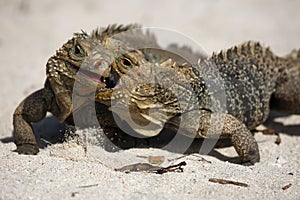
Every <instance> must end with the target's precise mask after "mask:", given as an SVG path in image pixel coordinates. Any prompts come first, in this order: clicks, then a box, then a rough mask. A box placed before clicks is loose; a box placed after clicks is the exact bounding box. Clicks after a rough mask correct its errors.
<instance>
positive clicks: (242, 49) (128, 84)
mask: <svg viewBox="0 0 300 200" xmlns="http://www.w3.org/2000/svg"><path fill="white" fill-rule="evenodd" d="M294 54H295V53H294ZM294 54H293V55H290V56H287V57H286V58H280V57H277V56H276V55H274V54H273V53H272V52H271V51H270V50H269V49H268V48H265V47H263V46H261V45H260V44H259V43H256V42H246V43H244V44H242V45H239V46H235V47H232V48H231V49H228V50H226V51H221V52H220V53H218V54H213V56H212V57H210V58H208V59H204V60H202V61H201V62H199V66H198V67H197V66H196V67H195V66H190V65H184V66H180V65H179V66H178V65H176V64H175V63H172V61H169V62H168V61H166V62H163V63H160V64H159V65H155V64H152V65H151V64H150V65H148V66H146V67H145V68H144V69H142V70H141V72H143V73H139V72H136V71H137V70H136V69H135V70H134V71H130V72H128V73H127V75H126V76H127V77H126V76H124V77H123V78H121V79H120V83H119V84H118V85H117V86H116V87H115V88H113V89H112V90H111V91H110V93H105V94H103V93H101V92H98V93H96V101H99V102H101V103H104V104H107V105H108V106H111V105H112V106H117V109H115V110H114V112H115V113H116V114H117V115H118V116H119V117H120V118H121V119H123V120H124V121H127V123H128V124H129V126H131V127H132V129H133V130H134V129H135V128H134V127H135V124H138V125H141V126H143V125H147V124H148V123H151V122H153V123H154V124H155V125H156V126H154V127H153V128H152V129H144V130H140V129H135V131H136V132H137V133H138V134H141V135H144V136H148V137H152V136H156V135H158V134H159V133H160V132H161V131H162V130H163V129H164V128H168V129H173V130H174V131H176V130H177V129H178V127H179V126H181V128H182V127H183V129H184V134H186V135H189V136H191V137H218V136H220V137H229V138H231V141H232V144H233V146H234V147H235V149H236V151H237V153H238V154H239V156H240V158H241V160H242V163H243V164H245V165H251V164H254V163H256V162H258V161H259V159H260V157H259V150H258V145H257V142H256V141H255V139H254V137H253V135H252V134H251V132H250V130H251V129H254V128H255V127H256V126H258V125H260V124H262V123H263V122H264V121H265V120H266V119H267V117H268V115H269V110H270V108H269V107H270V99H271V96H272V94H273V97H272V98H273V100H272V101H275V102H276V101H277V100H278V101H279V102H285V101H286V102H290V103H292V105H293V106H295V107H290V106H289V105H280V104H279V105H275V106H274V108H281V109H282V110H283V111H287V112H289V113H299V106H300V98H299V94H298V93H297V91H299V90H297V89H298V88H299V81H300V76H299V73H300V69H299V52H298V55H297V56H295V55H294ZM213 66H215V67H216V69H218V73H216V72H214V71H213V70H211V69H212V68H213ZM164 69H172V70H174V71H176V72H177V73H174V74H172V73H170V71H165V70H164ZM147 70H149V71H147ZM291 72H293V74H290V73H291ZM153 73H154V74H156V80H160V82H161V83H164V84H165V85H167V87H163V86H162V84H160V83H159V81H158V82H157V81H156V82H155V84H152V83H149V84H147V83H145V80H149V79H150V78H151V75H152V74H153ZM180 76H183V77H184V80H187V82H188V83H189V85H190V86H191V88H192V90H193V92H194V93H195V94H196V96H197V100H196V101H197V102H195V100H194V102H192V100H191V99H192V98H190V96H189V93H188V92H189V90H191V88H188V87H186V88H184V87H183V86H182V85H183V84H182V80H183V79H182V77H180ZM205 76H212V77H213V78H212V80H213V81H212V83H211V84H212V85H213V84H216V85H217V86H221V82H218V79H221V80H223V81H224V89H225V95H226V105H227V107H226V110H224V109H223V108H222V102H221V101H220V100H219V99H218V98H216V97H215V96H213V95H211V93H209V92H213V93H214V92H215V94H217V93H218V92H221V90H222V89H220V91H218V90H217V91H209V86H208V85H206V83H205V80H204V77H205ZM214 80H216V82H215V83H213V82H214ZM290 86H293V87H292V88H291V87H290ZM285 87H287V88H286V89H285V90H283V88H285ZM170 88H172V89H173V91H174V90H175V91H177V92H178V93H179V94H181V96H184V98H183V107H185V108H182V104H181V106H179V104H178V102H179V100H178V96H176V95H174V94H172V92H170ZM294 88H296V89H294ZM287 92H288V93H287ZM104 97H105V98H104ZM105 99H112V101H106V100H105ZM181 101H182V99H181ZM156 104H161V105H163V106H162V107H160V108H158V109H156V110H155V111H153V113H152V116H150V115H149V113H148V112H149V110H150V109H151V108H153V106H154V105H156ZM222 109H223V110H222ZM128 110H129V111H130V117H131V119H133V121H134V122H132V121H131V120H128V118H129V117H128V115H126V114H127V113H126V111H128ZM160 111H165V112H166V113H167V114H166V115H165V116H164V117H165V118H164V119H162V117H161V112H160ZM216 111H219V112H221V113H219V115H218V116H219V117H220V118H221V119H222V120H223V121H222V122H223V127H222V129H221V130H220V131H219V132H220V135H215V133H216V132H218V130H217V127H210V125H211V123H212V121H211V118H212V113H214V112H216ZM179 116H182V117H183V118H185V119H187V120H186V121H187V123H186V124H180V119H179ZM199 118H200V120H199ZM220 118H219V119H220ZM214 120H215V119H214ZM163 121H166V123H165V124H164V123H163ZM209 128H212V131H211V132H208V129H209Z"/></svg>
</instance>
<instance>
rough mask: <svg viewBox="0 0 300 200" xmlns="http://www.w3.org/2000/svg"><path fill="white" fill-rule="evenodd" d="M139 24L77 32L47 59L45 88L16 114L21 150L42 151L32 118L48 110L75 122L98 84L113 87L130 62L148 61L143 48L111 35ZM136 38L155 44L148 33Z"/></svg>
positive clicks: (18, 143)
mask: <svg viewBox="0 0 300 200" xmlns="http://www.w3.org/2000/svg"><path fill="white" fill-rule="evenodd" d="M138 27H139V26H138V25H135V24H133V25H127V26H122V25H120V26H117V25H112V26H108V27H107V28H100V29H96V30H94V31H93V32H92V33H91V34H90V35H88V34H87V33H85V32H82V33H76V34H74V37H73V38H71V39H70V40H68V41H67V42H66V43H65V44H64V45H63V46H62V47H61V48H60V49H59V50H58V51H57V52H56V54H55V55H54V56H52V57H51V58H50V59H49V60H48V62H47V65H46V74H47V79H46V81H45V85H44V88H42V89H40V90H38V91H36V92H34V93H32V94H31V95H29V96H28V97H26V98H25V99H24V100H23V101H22V102H21V103H20V104H19V106H18V107H17V108H16V110H15V112H14V115H13V126H14V130H13V136H14V140H15V144H16V145H17V150H16V151H17V152H18V153H21V154H37V153H38V152H39V148H38V146H37V142H36V138H35V135H34V133H33V130H32V126H31V123H32V122H38V121H40V120H42V119H43V118H44V117H45V115H46V113H47V112H51V113H52V114H53V115H54V116H56V117H57V118H58V119H59V121H60V122H67V123H68V122H70V123H72V112H73V111H74V110H77V109H78V107H80V106H81V105H84V103H85V102H84V101H86V100H87V99H88V98H85V97H88V96H89V95H90V94H92V95H93V92H95V88H96V87H98V88H99V89H100V88H102V89H104V90H106V88H110V87H113V86H114V85H113V84H114V82H115V81H114V79H116V80H117V79H118V78H119V77H120V76H121V75H122V74H123V73H125V72H126V69H127V66H126V65H128V63H129V64H132V65H139V64H141V63H142V62H146V60H145V58H144V55H143V54H142V53H141V52H140V51H137V50H135V49H132V48H129V47H127V46H125V45H124V44H121V43H120V41H118V40H114V39H111V37H112V36H113V35H116V34H119V33H121V32H125V31H128V30H132V29H135V28H138ZM138 37H140V38H138ZM135 39H136V41H137V42H141V43H145V44H147V43H153V46H155V45H156V43H155V42H154V40H153V38H152V37H151V35H149V34H142V33H138V34H137V35H136V36H135ZM103 69H104V70H103ZM75 80H76V81H77V83H78V84H79V85H80V87H79V89H78V90H76V93H77V96H82V97H83V98H82V99H83V102H80V103H79V104H78V105H77V107H76V108H74V105H73V104H72V93H73V86H74V83H75Z"/></svg>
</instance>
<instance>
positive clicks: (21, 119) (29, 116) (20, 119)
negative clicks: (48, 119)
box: [13, 89, 52, 155]
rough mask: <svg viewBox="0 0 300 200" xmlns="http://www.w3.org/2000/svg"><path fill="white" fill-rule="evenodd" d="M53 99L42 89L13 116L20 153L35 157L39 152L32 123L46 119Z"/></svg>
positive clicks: (29, 98) (30, 97)
mask: <svg viewBox="0 0 300 200" xmlns="http://www.w3.org/2000/svg"><path fill="white" fill-rule="evenodd" d="M51 99H52V98H51V94H50V93H49V92H47V91H46V90H45V89H41V90H38V91H36V92H34V93H32V94H31V95H29V96H28V97H27V98H26V99H24V100H23V101H22V102H21V103H20V104H19V106H18V107H17V108H16V110H15V112H14V115H13V126H14V131H13V136H14V139H15V144H16V145H17V150H16V151H17V152H18V153H20V154H30V155H35V154H37V153H38V152H39V148H38V146H37V142H36V139H35V135H34V133H33V130H32V126H31V122H38V121H40V120H42V119H43V118H44V117H45V115H46V113H47V111H48V109H49V106H50V103H51Z"/></svg>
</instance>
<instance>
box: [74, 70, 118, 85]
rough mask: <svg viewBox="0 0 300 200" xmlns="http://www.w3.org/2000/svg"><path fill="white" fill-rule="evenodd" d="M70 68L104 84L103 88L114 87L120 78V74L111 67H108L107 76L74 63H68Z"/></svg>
mask: <svg viewBox="0 0 300 200" xmlns="http://www.w3.org/2000/svg"><path fill="white" fill-rule="evenodd" d="M70 66H71V68H72V69H73V70H75V71H76V72H79V73H81V74H83V75H84V76H86V77H87V78H89V79H90V80H92V81H94V82H96V83H98V84H100V85H105V86H104V88H106V89H112V88H114V87H115V86H116V85H117V83H118V81H119V79H120V76H119V75H118V73H117V72H116V71H115V70H114V68H113V67H110V68H111V69H110V73H109V74H108V76H107V77H105V76H102V74H98V73H95V72H91V71H89V70H85V69H83V68H78V67H77V66H74V65H72V64H71V65H70Z"/></svg>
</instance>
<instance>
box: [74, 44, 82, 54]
mask: <svg viewBox="0 0 300 200" xmlns="http://www.w3.org/2000/svg"><path fill="white" fill-rule="evenodd" d="M74 54H75V55H76V56H79V57H82V56H84V51H83V49H82V48H81V46H80V45H79V44H75V45H74Z"/></svg>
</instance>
